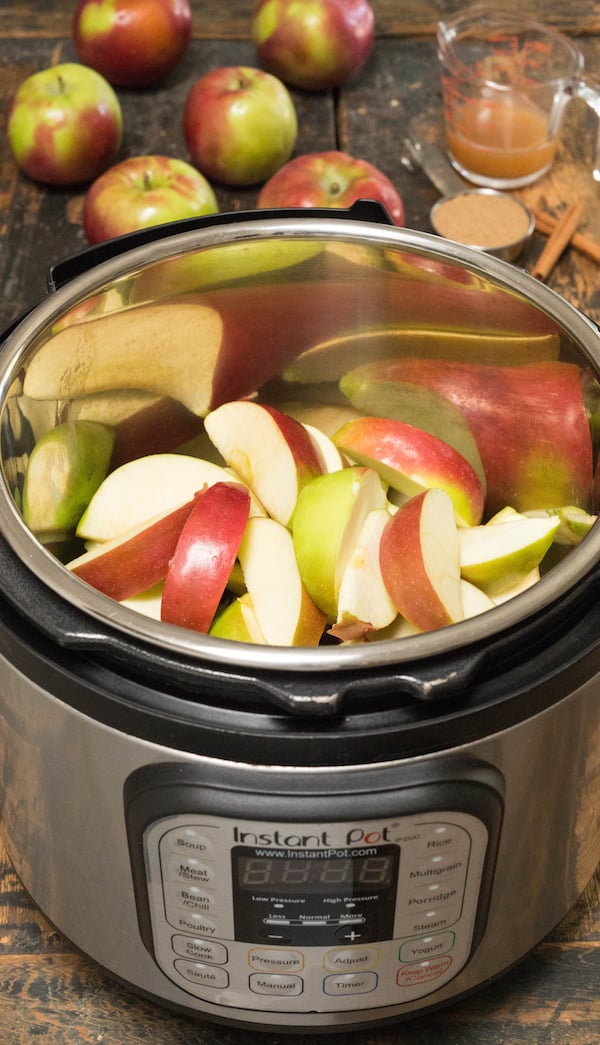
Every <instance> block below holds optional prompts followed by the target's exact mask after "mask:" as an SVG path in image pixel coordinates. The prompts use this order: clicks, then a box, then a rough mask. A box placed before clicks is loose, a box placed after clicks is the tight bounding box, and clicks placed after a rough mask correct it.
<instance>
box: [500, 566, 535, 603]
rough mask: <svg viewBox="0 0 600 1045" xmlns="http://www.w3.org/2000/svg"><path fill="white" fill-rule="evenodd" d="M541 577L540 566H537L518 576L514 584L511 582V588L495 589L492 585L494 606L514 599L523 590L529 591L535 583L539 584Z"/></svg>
mask: <svg viewBox="0 0 600 1045" xmlns="http://www.w3.org/2000/svg"><path fill="white" fill-rule="evenodd" d="M540 577H541V573H540V569H539V566H536V567H535V569H534V570H531V571H530V572H529V573H526V574H525V575H524V576H523V577H519V578H517V580H516V581H515V583H514V584H511V586H510V587H509V588H505V589H504V590H503V591H495V590H494V588H493V587H492V589H491V592H490V596H489V597H490V599H491V600H492V602H493V604H494V606H501V605H502V603H503V602H508V601H509V599H514V598H515V596H517V595H520V594H521V592H524V591H528V590H529V588H532V587H533V585H534V584H537V582H538V581H539V580H540Z"/></svg>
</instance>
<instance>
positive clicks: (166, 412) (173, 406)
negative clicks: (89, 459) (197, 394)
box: [110, 397, 204, 469]
mask: <svg viewBox="0 0 600 1045" xmlns="http://www.w3.org/2000/svg"><path fill="white" fill-rule="evenodd" d="M203 428H204V426H203V424H202V421H201V419H200V418H199V417H197V416H196V414H193V413H192V412H191V410H186V408H185V406H183V405H182V404H181V403H178V402H177V400H175V399H169V398H166V397H163V398H161V399H155V400H154V402H152V403H149V404H148V406H144V407H142V408H141V409H140V410H136V411H135V413H133V414H130V415H129V417H125V418H123V420H122V421H119V422H118V423H117V424H116V425H115V428H114V432H115V443H114V446H113V452H112V457H111V459H110V466H111V469H114V468H118V467H119V466H120V465H122V464H125V463H126V462H127V461H134V460H136V459H137V458H139V457H141V456H142V455H146V454H158V453H166V452H167V451H169V450H176V449H177V447H179V446H183V444H184V443H187V442H189V441H190V440H191V439H194V438H195V437H196V436H198V435H199V434H200V433H201V432H202V430H203Z"/></svg>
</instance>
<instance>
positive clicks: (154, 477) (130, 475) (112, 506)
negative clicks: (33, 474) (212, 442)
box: [77, 454, 263, 541]
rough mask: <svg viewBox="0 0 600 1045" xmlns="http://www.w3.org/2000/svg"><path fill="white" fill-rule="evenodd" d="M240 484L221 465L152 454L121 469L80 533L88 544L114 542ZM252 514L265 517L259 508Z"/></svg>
mask: <svg viewBox="0 0 600 1045" xmlns="http://www.w3.org/2000/svg"><path fill="white" fill-rule="evenodd" d="M232 479H233V480H234V481H239V480H237V477H235V476H232V474H231V472H230V471H229V470H228V469H226V468H222V467H221V466H220V465H217V464H212V462H210V461H205V460H203V459H202V458H197V457H188V456H186V455H185V454H149V455H148V456H147V457H139V458H138V459H137V460H135V461H128V462H127V464H123V465H121V467H120V468H116V469H115V471H114V472H111V473H110V475H108V476H107V477H106V479H105V480H104V482H103V483H102V484H101V485H100V486H99V487H98V490H97V491H96V493H95V494H94V496H93V497H92V499H91V500H90V503H89V505H88V507H87V510H86V511H85V512H84V514H83V515H82V517H81V519H80V521H79V525H78V527H77V535H78V536H79V537H83V538H84V540H90V541H111V540H113V538H115V537H118V536H119V534H121V533H125V532H126V531H127V530H131V529H133V528H134V527H136V526H139V525H140V524H141V523H143V522H145V521H146V520H147V519H152V518H153V517H154V516H155V515H162V514H164V513H165V512H168V511H170V510H171V509H173V508H176V507H177V506H178V505H180V504H185V503H186V501H189V499H190V498H191V497H193V495H194V494H195V493H197V492H198V491H199V490H201V489H203V487H205V486H214V484H215V483H229V482H231V481H232ZM250 511H251V513H254V514H256V513H258V514H261V513H262V511H263V509H262V507H261V506H260V505H257V504H256V502H254V503H252V504H251V508H250Z"/></svg>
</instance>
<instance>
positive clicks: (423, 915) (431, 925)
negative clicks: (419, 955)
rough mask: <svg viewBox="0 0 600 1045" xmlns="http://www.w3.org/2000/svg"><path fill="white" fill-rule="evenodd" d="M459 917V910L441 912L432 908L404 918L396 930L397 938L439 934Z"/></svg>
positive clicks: (449, 909)
mask: <svg viewBox="0 0 600 1045" xmlns="http://www.w3.org/2000/svg"><path fill="white" fill-rule="evenodd" d="M459 917H460V909H456V908H454V907H445V908H444V909H443V910H441V911H440V910H439V908H437V907H436V908H433V909H432V910H430V911H421V912H420V913H419V914H414V915H411V916H410V918H404V919H402V921H401V922H400V925H399V928H398V936H420V935H421V934H422V933H433V932H439V931H440V930H441V929H449V928H450V927H451V926H452V925H454V924H455V923H456V922H457V921H458V919H459Z"/></svg>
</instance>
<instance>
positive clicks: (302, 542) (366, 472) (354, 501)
mask: <svg viewBox="0 0 600 1045" xmlns="http://www.w3.org/2000/svg"><path fill="white" fill-rule="evenodd" d="M386 507H387V498H386V491H385V488H384V486H383V484H382V482H381V479H380V478H379V476H378V475H377V472H375V471H374V470H373V469H372V468H362V467H360V466H354V467H350V468H343V469H341V470H340V471H337V472H330V473H329V474H327V475H322V476H318V477H317V478H316V479H313V480H312V482H310V483H308V485H307V486H305V487H304V488H303V489H302V490H301V492H300V495H299V497H298V503H297V505H296V510H295V512H294V515H293V519H292V533H293V538H294V549H295V552H296V559H297V562H298V566H299V569H300V575H301V577H302V581H303V583H304V585H305V587H306V589H307V591H308V593H309V595H310V597H311V598H312V600H313V602H315V603H316V604H317V606H318V607H319V608H320V609H321V610H322V611H323V613H325V614H326V615H327V618H328V620H329V621H330V622H331V623H335V621H336V620H337V616H338V596H339V590H340V585H341V583H342V577H343V575H344V572H345V570H346V567H347V565H348V563H349V561H350V558H351V556H352V553H353V551H354V548H355V546H356V544H357V543H358V540H359V536H360V533H361V530H362V526H363V523H364V521H365V519H366V517H367V515H368V514H369V512H371V511H373V510H375V509H385V508H386Z"/></svg>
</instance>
